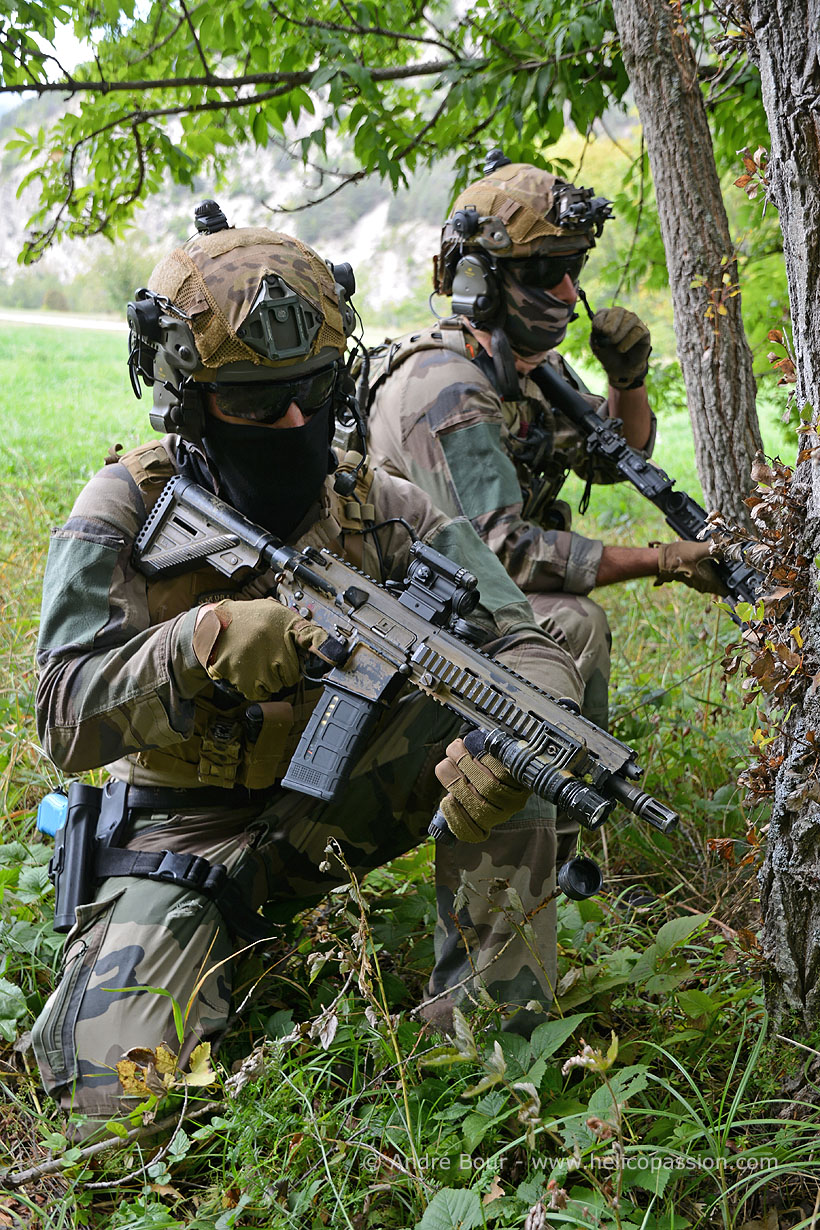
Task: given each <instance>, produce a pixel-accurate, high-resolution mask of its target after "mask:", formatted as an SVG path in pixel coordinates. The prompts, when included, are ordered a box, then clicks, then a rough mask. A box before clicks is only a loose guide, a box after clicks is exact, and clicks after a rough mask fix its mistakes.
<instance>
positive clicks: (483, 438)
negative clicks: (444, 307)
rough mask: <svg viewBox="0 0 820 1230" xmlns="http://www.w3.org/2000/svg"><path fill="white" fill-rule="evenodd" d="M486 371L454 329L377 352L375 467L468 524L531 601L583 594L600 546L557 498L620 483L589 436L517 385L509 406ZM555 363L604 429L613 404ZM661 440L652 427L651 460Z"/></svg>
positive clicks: (463, 332)
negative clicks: (589, 485)
mask: <svg viewBox="0 0 820 1230" xmlns="http://www.w3.org/2000/svg"><path fill="white" fill-rule="evenodd" d="M482 360H483V351H482V350H481V347H480V346H479V344H478V342H477V341H476V339H475V338H474V337H473V335H472V333H471V332H470V330H469V329H468V328H467V327H466V325H464V324H463V323H462V322H461V321H459V320H457V319H449V320H442V321H440V322H439V323H438V324H436V325H432V326H430V327H429V328H428V329H425V330H422V331H420V332H419V333H414V334H411V335H409V336H407V337H405V338H402V339H399V340H398V341H396V342H393V343H390V344H385V346H384V347H380V348H379V349H378V350H376V351H374V352H373V356H372V359H371V370H370V392H371V398H370V411H369V424H368V443H369V447H370V452H371V456H372V457H373V460H374V461H376V462H377V463H378V464H379V465H381V466H384V467H385V469H387V470H388V471H389V472H390V473H391V474H395V475H400V476H401V477H403V478H407V479H410V481H411V482H413V483H415V484H417V485H418V486H419V487H421V488H423V490H425V491H426V492H427V494H428V495H429V496H430V497H431V499H432V500H433V502H434V503H435V504H436V506H437V507H438V508H441V509H442V511H443V512H445V513H447V515H448V516H451V517H458V516H464V517H468V518H469V519H470V521H472V523H473V525H474V526H475V528H476V530H477V531H478V533H479V535H480V536H481V537H482V538H483V539H484V541H485V542H486V543H487V545H488V546H489V547H490V548H491V550H492V551H493V552H494V554H495V555H497V556H498V558H499V559H500V560H501V562H502V563H503V564H504V566H505V568H506V569H507V572H508V573H509V575H510V576H511V577H512V579H513V580H514V581H515V583H516V585H518V586H519V588H520V589H522V590H523V591H524V593H533V592H538V591H541V592H543V591H556V590H563V591H565V592H569V593H575V594H586V593H588V592H589V591H590V590H591V589H592V588H593V586H594V584H595V578H596V575H597V572H598V565H599V563H600V559H601V552H602V551H603V544H602V543H600V542H597V541H594V540H592V539H589V538H584V537H583V536H582V535H580V534H576V533H574V532H573V531H572V530H571V529H570V509H569V505H568V504H566V503H565V502H564V501H562V500H559V499H558V495H559V492H560V490H561V487H562V485H563V483H564V480H565V479H566V476H567V474H568V473H569V471H570V470H573V471H574V472H575V473H576V474H578V475H580V477H581V478H583V479H585V480H586V481H588V482H593V483H612V482H617V481H618V476H617V474H616V473H615V472H614V471H613V470H612V469H611V468H609V467H608V466H607V464H606V462H605V461H601V462H592V461H590V459H589V456H588V454H587V452H586V448H585V444H584V439H583V437H582V436H581V434H580V433H579V432H578V431H577V429H576V428H574V427H573V426H572V425H571V424H569V423H568V422H567V421H566V420H565V419H563V418H562V417H561V416H560V415H556V414H555V413H554V412H553V410H552V407H551V406H550V405H549V403H548V402H547V401H546V400H545V398H544V395H543V394H542V393H541V392H540V390H539V389H538V388H537V386H536V385H535V383H534V382H533V381H532V380H531V379H529V378H528V377H520V385H521V394H522V396H521V399H520V400H519V401H515V402H512V401H504V400H503V399H502V398H501V397H500V395H499V394H498V393H497V392H496V390H495V388H494V386H493V383H492V381H491V379H490V377H489V375H487V374H485V371H484V370H483V365H482V366H480V365H479V364H482ZM477 361H478V362H477ZM489 362H490V363H491V360H489ZM547 362H548V363H549V364H550V365H551V366H552V367H554V368H555V370H556V371H557V372H558V373H559V375H561V376H562V377H563V378H564V379H565V380H568V381H569V382H570V383H571V384H572V385H573V386H574V387H576V388H577V389H579V391H580V392H581V393H582V394H583V395H584V396H585V398H586V399H587V400H588V401H589V403H590V405H592V406H593V407H594V408H595V409H596V410H597V412H598V413H599V414H600V416H601V418H606V417H607V414H608V410H607V403H606V401H605V400H604V399H602V398H600V397H594V396H593V395H592V394H590V393H589V392H588V390H587V389H585V388H584V386H583V385H582V384H581V382H580V380H579V379H578V377H577V376H576V375H575V373H574V372H572V370H571V369H570V368H569V367H568V366H567V365H566V364H565V363H564V361H563V359H562V358H561V356H560V355H559V354H558V353H557V352H556V351H551V352H550V354H549V356H548V358H547ZM654 435H655V431H654V418H653V428H652V436H651V438H650V441H649V443H648V445H647V447H646V449H644V450H642V455H643V456H649V455H650V453H651V451H652V446H653V443H654Z"/></svg>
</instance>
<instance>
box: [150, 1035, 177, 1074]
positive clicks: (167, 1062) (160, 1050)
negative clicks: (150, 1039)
mask: <svg viewBox="0 0 820 1230" xmlns="http://www.w3.org/2000/svg"><path fill="white" fill-rule="evenodd" d="M154 1063H155V1065H156V1069H157V1072H159V1073H160V1075H161V1076H166V1075H169V1074H170V1075H173V1074H174V1072H176V1070H177V1057H176V1055H175V1054H174V1052H173V1051H169V1050H168V1047H167V1046H165V1045H164V1043H162V1042H160V1044H159V1046H158V1047H157V1056H156V1059H155V1060H154Z"/></svg>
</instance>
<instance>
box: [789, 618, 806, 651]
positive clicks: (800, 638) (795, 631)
mask: <svg viewBox="0 0 820 1230" xmlns="http://www.w3.org/2000/svg"><path fill="white" fill-rule="evenodd" d="M791 635H792V636H793V637H794V639H795V641H796V642H797V648H798V649H802V648H803V636H802V633H801V631H800V625H799V624H795V626H794V627H793V628H792V630H791Z"/></svg>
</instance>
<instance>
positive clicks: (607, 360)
mask: <svg viewBox="0 0 820 1230" xmlns="http://www.w3.org/2000/svg"><path fill="white" fill-rule="evenodd" d="M589 345H590V349H591V350H592V353H593V354H594V355H595V358H596V359H597V360H598V362H599V363H600V364H601V366H602V367H603V369H604V371H605V372H606V374H607V376H608V377H609V383H610V384H611V385H613V386H614V387H615V388H616V389H636V388H638V386H639V385H641V384H643V381H644V377H645V376H646V373H647V372H648V371H649V355H650V354H651V352H652V338H651V336H650V334H649V330H648V329H647V327H646V325H645V324H644V323H643V321H642V320H641V318H640V317H639V316H636V315H635V313H634V312H629V311H627V309H626V308H622V307H614V308H601V310H600V311H599V312H596V313H595V315H594V316H593V318H592V332H591V333H590V335H589Z"/></svg>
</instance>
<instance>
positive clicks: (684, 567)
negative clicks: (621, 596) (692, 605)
mask: <svg viewBox="0 0 820 1230" xmlns="http://www.w3.org/2000/svg"><path fill="white" fill-rule="evenodd" d="M657 545H658V577H657V580H656V581H655V584H656V585H663V583H664V581H682V582H683V584H684V585H688V586H689V588H690V589H696V590H697V591H698V593H699V594H720V596H721V597H722V598H725V597H726V594H727V593H728V592H729V591H728V590H727V588H726V586H725V585H724V584H723V581H722V580H721V579H720V574H719V572H718V570H717V568H715V565H714V563H713V562H712V561H713V559H714V557H713V556H712V555H711V552H710V550H709V543H708V542H660V543H658V544H657Z"/></svg>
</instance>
